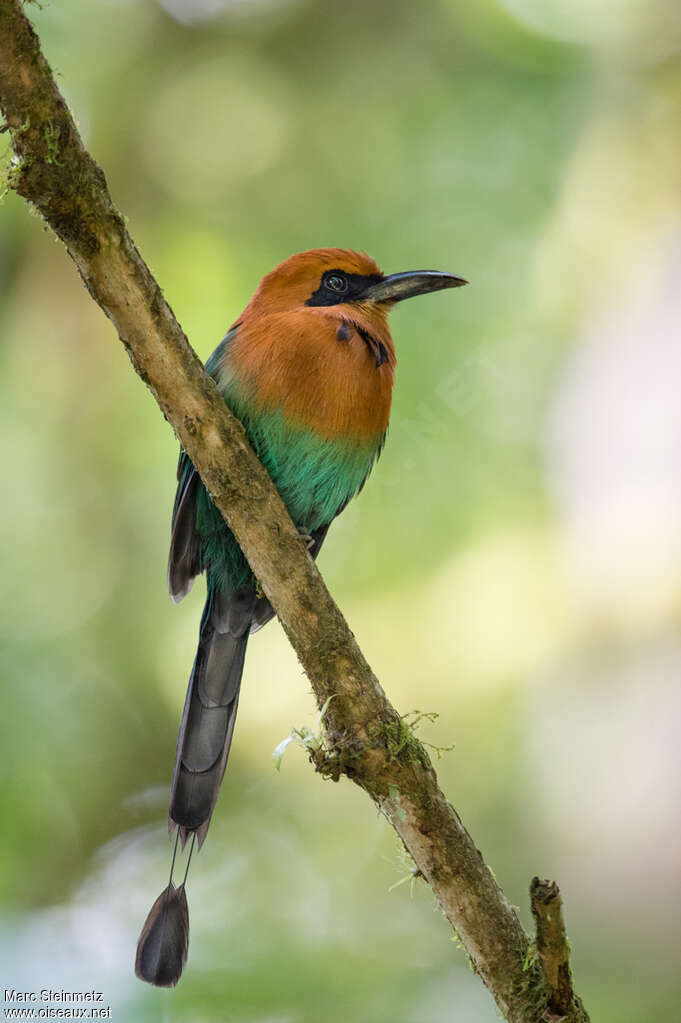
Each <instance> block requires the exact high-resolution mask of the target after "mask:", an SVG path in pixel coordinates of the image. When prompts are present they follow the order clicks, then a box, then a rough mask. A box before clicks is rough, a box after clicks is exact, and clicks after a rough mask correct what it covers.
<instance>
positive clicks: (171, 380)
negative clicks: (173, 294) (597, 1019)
mask: <svg viewBox="0 0 681 1023" xmlns="http://www.w3.org/2000/svg"><path fill="white" fill-rule="evenodd" d="M0 105H1V106H2V110H3V112H4V115H5V119H6V125H5V129H4V130H9V132H10V136H11V140H12V146H13V149H14V153H15V164H14V166H13V168H12V170H11V172H10V185H11V187H12V188H13V189H15V191H16V192H18V193H19V195H21V196H23V197H24V198H25V199H26V200H27V201H28V202H29V203H31V204H32V205H33V206H34V207H35V208H36V209H37V210H38V211H39V212H40V214H41V215H42V216H43V217H44V219H45V221H46V222H47V223H48V224H49V226H50V227H51V228H52V230H53V231H54V232H55V234H57V235H58V237H59V238H60V239H61V240H62V241H63V243H64V245H65V246H66V249H67V251H68V253H69V255H70V256H71V257H72V259H73V260H74V262H75V264H76V266H77V268H78V271H79V273H80V275H81V277H82V279H83V281H84V283H85V286H86V288H87V289H88V291H89V292H90V295H91V296H92V298H93V299H94V300H95V302H97V304H98V305H99V306H100V307H101V308H102V310H103V311H104V312H105V313H106V315H107V316H108V317H109V319H110V320H111V321H112V323H113V324H114V326H115V328H116V330H117V332H118V335H119V337H120V339H121V341H122V342H123V344H124V345H125V348H126V350H127V352H128V354H129V356H130V359H131V361H132V364H133V366H134V368H135V370H136V372H137V373H138V374H139V376H140V377H141V378H142V379H143V380H144V382H145V383H146V384H147V386H148V387H149V389H150V390H151V392H152V394H153V395H154V397H155V399H156V401H157V402H158V404H159V406H160V408H161V411H162V412H163V414H164V416H165V417H166V419H167V420H168V422H169V423H170V424H171V426H172V427H173V429H174V431H175V433H176V435H177V437H178V439H179V440H180V442H181V444H182V445H183V447H184V448H185V450H186V451H187V453H188V454H189V456H190V458H191V460H192V462H193V463H194V465H195V466H196V468H197V469H198V471H199V473H200V475H201V478H202V480H203V482H204V484H205V485H206V487H207V489H208V491H209V493H210V495H211V497H212V499H213V501H214V502H215V504H216V506H217V507H218V508H219V509H220V512H221V513H222V514H223V516H224V518H225V520H226V521H227V523H228V524H229V527H230V529H231V530H232V531H233V533H234V535H235V536H236V538H237V540H238V541H239V544H240V545H241V547H242V549H243V551H244V553H245V555H246V557H247V558H248V561H249V563H250V565H251V567H252V569H253V571H254V573H255V575H256V577H257V578H258V580H259V583H260V586H261V587H262V590H263V592H264V593H265V594H266V595H267V597H268V598H269V600H270V601H271V603H272V605H273V607H274V608H275V610H276V612H277V615H278V616H279V619H280V621H281V623H282V625H283V627H284V629H285V631H286V634H287V635H288V638H289V640H290V641H291V644H292V646H293V647H294V649H295V651H296V653H297V655H298V658H299V659H300V662H301V664H302V666H303V668H304V669H305V672H306V673H307V676H308V678H309V679H310V682H311V684H312V688H313V690H314V694H315V697H316V699H317V703H318V705H319V706H320V707H321V706H323V705H324V704H325V703H327V701H328V699H329V697H331V696H333V697H334V698H333V699H332V700H331V701H330V702H328V703H327V710H326V714H325V727H324V738H323V746H322V748H321V749H319V750H316V751H313V753H312V759H313V762H314V763H315V766H316V768H317V769H318V770H319V771H321V772H322V773H323V774H325V775H328V776H331V777H333V778H335V779H337V778H338V777H339V776H340V775H341V774H344V775H346V776H347V777H348V778H350V779H351V780H352V781H354V782H355V783H356V784H357V785H359V786H360V787H361V788H363V789H364V790H365V791H366V792H367V793H368V795H369V796H371V798H372V799H373V800H374V801H375V802H376V804H377V805H378V807H380V809H381V811H382V812H383V813H384V815H385V816H386V817H387V819H388V820H389V821H390V823H391V824H392V826H393V827H394V828H395V830H396V831H397V833H398V834H399V836H400V838H401V839H402V841H403V842H404V845H405V846H406V848H407V850H408V851H409V853H410V854H411V856H412V857H413V859H414V861H415V864H416V867H417V868H418V871H419V872H420V873H421V874H422V875H423V877H424V878H425V879H426V881H427V882H428V884H429V885H430V887H431V888H432V890H433V893H434V895H435V898H436V899H437V901H438V903H439V905H440V906H441V908H442V910H443V912H444V913H445V915H446V917H447V919H448V920H449V922H450V923H451V925H452V927H453V928H454V929H455V931H456V933H457V934H458V936H459V937H460V939H461V941H462V942H463V944H464V946H465V948H466V951H467V953H468V955H469V957H470V961H471V965H472V967H473V969H474V970H475V972H476V973H477V974H478V975H479V977H480V978H481V980H482V981H483V982H484V983H485V984H486V985H487V987H488V988H489V990H490V992H491V993H492V995H493V997H494V999H495V1001H496V1003H497V1005H498V1007H499V1010H500V1012H501V1013H502V1014H503V1016H504V1017H505V1018H506V1019H507V1020H508V1021H509V1023H539V1021H541V1020H545V1019H549V1018H551V1017H550V1016H547V1015H546V1014H547V1013H549V1012H550V1011H551V1010H550V1000H551V998H552V997H553V991H552V990H551V987H550V985H548V984H547V982H546V978H545V975H544V972H543V970H542V969H541V965H540V963H539V962H538V960H537V957H536V956H532V955H531V954H530V953H531V949H530V942H529V939H528V937H527V935H526V933H525V931H524V929H523V927H522V925H521V923H520V920H519V919H518V916H517V914H516V912H515V911H514V909H513V908H512V907H511V906H510V905H509V903H508V901H507V899H506V897H505V896H504V893H503V892H502V891H501V889H500V888H499V886H498V885H497V883H496V881H495V880H494V878H493V876H492V874H491V872H490V870H489V869H488V867H487V866H486V865H485V863H484V861H483V858H482V856H481V854H480V852H479V851H478V850H477V848H476V846H475V844H474V842H473V840H472V838H471V837H470V835H469V834H468V832H467V831H466V829H465V827H464V825H463V824H462V822H461V820H460V818H459V816H458V814H457V813H456V811H455V810H454V809H453V808H452V806H450V804H449V803H448V802H447V799H446V798H445V796H444V794H443V793H442V791H441V789H440V787H439V785H438V781H437V777H436V775H435V771H434V770H433V767H432V764H431V762H430V759H429V757H428V755H427V753H426V751H425V749H424V748H423V746H422V745H421V743H420V742H419V741H418V739H417V738H416V737H415V735H414V733H413V731H412V730H411V729H410V727H409V726H408V725H407V724H406V722H405V721H404V720H403V719H402V718H400V716H399V715H398V713H397V711H396V710H395V709H394V708H393V707H392V705H391V704H390V702H389V701H388V699H387V697H386V695H385V693H384V691H383V689H382V688H381V685H380V684H379V682H378V680H377V678H376V676H375V675H374V673H373V672H372V670H371V668H370V667H369V665H368V664H367V662H366V660H365V659H364V657H363V655H362V652H361V651H360V649H359V647H358V645H357V643H356V641H355V638H354V636H353V634H352V633H351V631H350V629H349V628H348V625H347V623H346V622H345V619H344V618H343V615H342V614H341V612H340V611H339V609H338V607H337V605H336V604H335V602H334V600H333V598H332V597H331V596H330V594H329V592H328V590H327V589H326V587H325V585H324V582H323V580H322V578H321V576H320V574H319V572H318V570H317V568H316V566H315V564H314V562H313V561H312V560H311V558H310V557H309V555H308V553H307V551H306V548H305V545H304V544H303V543H302V542H301V540H300V538H299V536H298V533H297V530H296V529H295V527H294V525H293V523H292V522H291V519H290V517H289V515H288V513H287V511H286V508H285V507H284V505H283V503H282V501H281V498H280V497H279V494H278V493H277V491H276V490H275V488H274V486H273V484H272V482H271V480H270V478H269V476H268V475H267V472H266V471H265V469H264V468H263V466H262V465H261V464H260V462H259V461H258V459H257V458H256V456H255V454H254V452H253V450H252V449H251V447H250V445H249V443H248V441H247V439H246V436H245V434H244V431H243V428H242V426H241V424H240V423H239V422H238V421H237V420H236V419H235V418H234V417H233V416H232V415H231V414H230V412H229V410H228V409H227V407H226V406H225V404H224V402H223V400H222V398H221V396H220V394H219V393H218V390H217V388H216V386H215V384H214V382H213V381H212V380H211V379H210V378H209V377H208V376H207V375H206V373H205V371H204V369H203V366H202V365H201V362H200V361H199V359H198V358H197V356H196V354H195V353H194V351H193V350H192V348H191V347H190V346H189V343H188V341H187V339H186V337H185V335H184V333H183V332H182V329H181V327H180V326H179V324H178V322H177V320H176V319H175V317H174V315H173V313H172V311H171V309H170V307H169V306H168V304H167V302H166V301H165V299H164V297H163V294H162V292H161V289H160V287H159V285H158V284H157V283H156V281H155V280H154V277H153V276H152V274H151V272H150V271H149V268H148V267H147V265H146V263H145V262H144V260H143V259H142V258H141V256H140V254H139V253H138V251H137V249H136V247H135V245H134V243H133V241H132V238H131V237H130V235H129V234H128V231H127V229H126V227H125V223H124V221H123V218H122V217H121V215H120V214H119V212H118V211H117V209H116V208H115V206H114V205H113V202H112V200H111V197H110V195H109V191H108V188H107V184H106V180H105V178H104V174H103V173H102V171H101V169H100V168H99V167H98V166H97V164H96V163H95V162H94V160H93V159H92V157H91V156H90V155H89V153H88V152H87V151H86V150H85V148H84V146H83V143H82V141H81V139H80V136H79V134H78V131H77V129H76V126H75V123H74V121H73V118H72V116H71V113H70V111H69V110H68V108H67V106H66V103H65V102H64V99H63V98H62V96H61V95H60V93H59V91H58V89H57V87H56V84H55V82H54V78H53V76H52V74H51V71H50V68H49V66H48V64H47V62H46V60H45V58H44V57H43V55H42V53H41V49H40V43H39V40H38V37H37V35H36V34H35V32H34V30H33V28H32V26H31V25H30V23H29V21H28V20H27V18H26V16H25V14H24V11H23V7H22V4H21V2H20V0H0ZM554 1016H555V1014H554ZM564 1019H565V1020H567V1021H569V1023H586V1021H587V1020H588V1016H587V1014H586V1012H585V1011H584V1010H583V1009H582V1007H581V1004H579V1003H578V1002H576V1001H575V1002H574V1003H573V1005H572V1007H571V1008H570V1009H569V1011H568V1013H567V1015H565V1017H564Z"/></svg>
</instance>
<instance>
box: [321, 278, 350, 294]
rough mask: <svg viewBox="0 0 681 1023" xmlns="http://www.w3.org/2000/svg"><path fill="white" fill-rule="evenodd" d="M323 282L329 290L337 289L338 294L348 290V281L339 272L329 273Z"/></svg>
mask: <svg viewBox="0 0 681 1023" xmlns="http://www.w3.org/2000/svg"><path fill="white" fill-rule="evenodd" d="M324 284H325V285H326V287H327V288H328V289H329V290H330V291H337V292H338V293H339V294H340V293H342V292H344V291H347V290H348V282H347V280H346V278H345V277H342V276H341V275H340V274H329V275H328V277H326V278H325V279H324Z"/></svg>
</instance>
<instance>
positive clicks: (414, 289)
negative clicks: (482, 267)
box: [359, 270, 468, 302]
mask: <svg viewBox="0 0 681 1023" xmlns="http://www.w3.org/2000/svg"><path fill="white" fill-rule="evenodd" d="M462 284H468V281H467V280H464V278H463V277H456V276H455V275H454V274H446V273H442V272H441V271H440V270H407V271H405V272H404V273H401V274H390V276H389V277H384V278H383V280H382V281H379V282H378V283H377V284H371V285H370V286H369V287H368V288H367V289H366V291H364V292H363V293H362V294H361V296H360V298H359V301H360V302H401V301H402V300H403V299H405V298H414V296H415V295H427V294H428V293H429V292H431V291H443V290H444V289H445V288H460V287H461V285H462Z"/></svg>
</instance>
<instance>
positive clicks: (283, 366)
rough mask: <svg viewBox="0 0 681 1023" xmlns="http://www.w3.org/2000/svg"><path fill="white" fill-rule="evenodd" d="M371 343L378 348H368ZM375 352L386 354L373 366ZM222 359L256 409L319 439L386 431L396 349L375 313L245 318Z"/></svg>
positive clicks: (369, 436) (320, 311) (362, 437)
mask: <svg viewBox="0 0 681 1023" xmlns="http://www.w3.org/2000/svg"><path fill="white" fill-rule="evenodd" d="M362 332H363V333H364V335H365V337H363V336H362ZM367 335H368V336H369V337H368V338H367ZM369 338H372V339H373V340H374V341H375V342H376V344H380V345H381V346H382V351H381V349H380V348H377V347H376V345H375V346H374V348H373V351H372V347H371V344H370V340H369ZM376 351H379V352H381V355H380V358H383V357H384V355H385V361H383V362H382V364H381V365H378V366H377V364H376V363H377V361H378V360H377V358H376V354H375V353H376ZM226 357H227V360H228V368H229V371H230V373H231V374H233V375H234V377H236V379H238V380H239V381H240V382H242V383H243V384H244V385H245V386H246V387H247V388H248V389H249V390H250V391H251V392H252V393H253V395H254V397H255V398H256V400H257V402H258V404H261V405H262V406H263V408H266V409H268V410H272V409H276V408H279V409H281V411H282V412H283V413H284V415H285V416H286V417H287V418H288V419H290V420H291V421H293V422H296V423H298V424H300V425H303V426H305V427H307V428H309V429H312V430H314V431H315V432H316V433H318V434H319V435H321V436H322V437H328V438H329V439H334V438H341V437H346V438H348V439H355V440H358V441H370V440H373V439H377V440H378V439H379V438H380V437H382V435H383V434H384V433H385V431H386V429H387V426H388V418H389V416H390V402H391V398H392V388H393V380H394V372H395V350H394V346H393V342H392V338H391V337H390V332H389V330H388V326H387V322H386V320H385V318H384V317H380V316H376V315H375V312H373V310H368V309H367V310H365V309H363V308H362V307H358V306H356V305H355V306H352V307H349V306H348V307H347V310H344V311H343V312H341V311H340V310H339V309H338V308H337V307H333V310H331V309H329V308H325V307H321V308H314V307H310V308H305V309H297V310H293V311H289V312H286V313H272V314H270V315H266V316H263V315H260V316H257V317H256V316H253V317H245V318H244V321H243V322H242V323H241V325H240V326H239V327H238V329H237V332H236V337H235V339H234V341H233V342H232V344H231V345H230V346H229V350H228V353H227V356H226Z"/></svg>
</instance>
